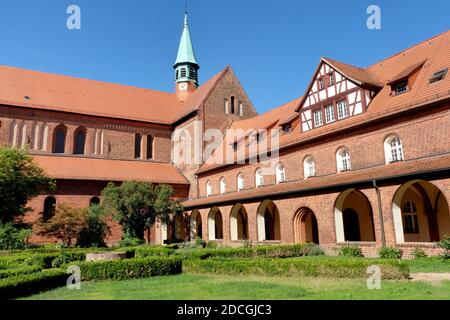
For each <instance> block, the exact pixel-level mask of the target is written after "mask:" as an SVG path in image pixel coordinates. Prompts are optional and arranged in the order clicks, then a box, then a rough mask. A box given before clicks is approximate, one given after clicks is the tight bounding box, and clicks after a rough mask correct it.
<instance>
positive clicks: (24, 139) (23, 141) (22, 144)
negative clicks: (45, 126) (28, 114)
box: [18, 121, 29, 149]
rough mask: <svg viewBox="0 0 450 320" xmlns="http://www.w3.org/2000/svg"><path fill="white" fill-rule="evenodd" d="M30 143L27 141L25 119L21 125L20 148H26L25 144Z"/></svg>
mask: <svg viewBox="0 0 450 320" xmlns="http://www.w3.org/2000/svg"><path fill="white" fill-rule="evenodd" d="M28 143H29V141H27V124H26V123H25V121H22V123H21V124H20V127H19V146H18V147H19V148H21V149H24V148H25V146H26V145H27V144H28Z"/></svg>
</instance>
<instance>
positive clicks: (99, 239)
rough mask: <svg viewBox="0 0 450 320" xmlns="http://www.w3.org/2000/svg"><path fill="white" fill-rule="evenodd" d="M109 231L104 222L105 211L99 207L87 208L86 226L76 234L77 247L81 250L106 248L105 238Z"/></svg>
mask: <svg viewBox="0 0 450 320" xmlns="http://www.w3.org/2000/svg"><path fill="white" fill-rule="evenodd" d="M109 234H110V229H109V227H108V224H107V223H106V221H105V210H103V207H101V206H100V205H94V206H91V207H89V209H88V215H87V219H86V225H85V226H84V227H83V228H82V229H81V230H80V232H79V234H78V241H77V245H78V246H80V247H82V248H92V247H96V248H100V247H106V242H105V238H106V237H107V236H108V235H109Z"/></svg>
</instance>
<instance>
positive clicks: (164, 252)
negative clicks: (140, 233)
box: [134, 246, 177, 258]
mask: <svg viewBox="0 0 450 320" xmlns="http://www.w3.org/2000/svg"><path fill="white" fill-rule="evenodd" d="M176 253H177V251H176V249H174V248H173V247H156V246H155V247H151V246H143V247H138V248H136V249H135V250H134V256H135V257H136V258H145V257H154V256H170V255H174V254H176Z"/></svg>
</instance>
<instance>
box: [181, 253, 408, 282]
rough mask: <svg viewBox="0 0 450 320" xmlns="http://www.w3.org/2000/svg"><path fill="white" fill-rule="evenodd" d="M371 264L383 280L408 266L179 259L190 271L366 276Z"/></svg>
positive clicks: (399, 274) (361, 262) (334, 261)
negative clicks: (376, 267)
mask: <svg viewBox="0 0 450 320" xmlns="http://www.w3.org/2000/svg"><path fill="white" fill-rule="evenodd" d="M371 265H378V266H380V269H381V276H382V278H383V279H406V278H408V277H409V268H408V265H407V264H406V263H405V262H402V261H398V260H380V259H378V260H374V259H356V258H347V259H339V258H326V259H322V258H291V259H282V260H280V259H267V258H255V259H226V258H213V259H207V260H199V259H197V260H192V259H191V260H186V261H184V262H183V269H184V271H186V272H191V273H218V274H233V275H235V274H241V275H270V276H312V277H337V278H366V277H367V276H368V274H367V268H368V267H369V266H371Z"/></svg>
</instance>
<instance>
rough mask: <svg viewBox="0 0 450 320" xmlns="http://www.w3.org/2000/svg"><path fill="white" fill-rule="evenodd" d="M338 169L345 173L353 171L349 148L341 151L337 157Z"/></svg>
mask: <svg viewBox="0 0 450 320" xmlns="http://www.w3.org/2000/svg"><path fill="white" fill-rule="evenodd" d="M336 160H337V167H338V171H339V172H345V171H350V170H352V161H351V157H350V152H349V151H348V149H347V148H341V149H339V151H338V153H337V156H336Z"/></svg>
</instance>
